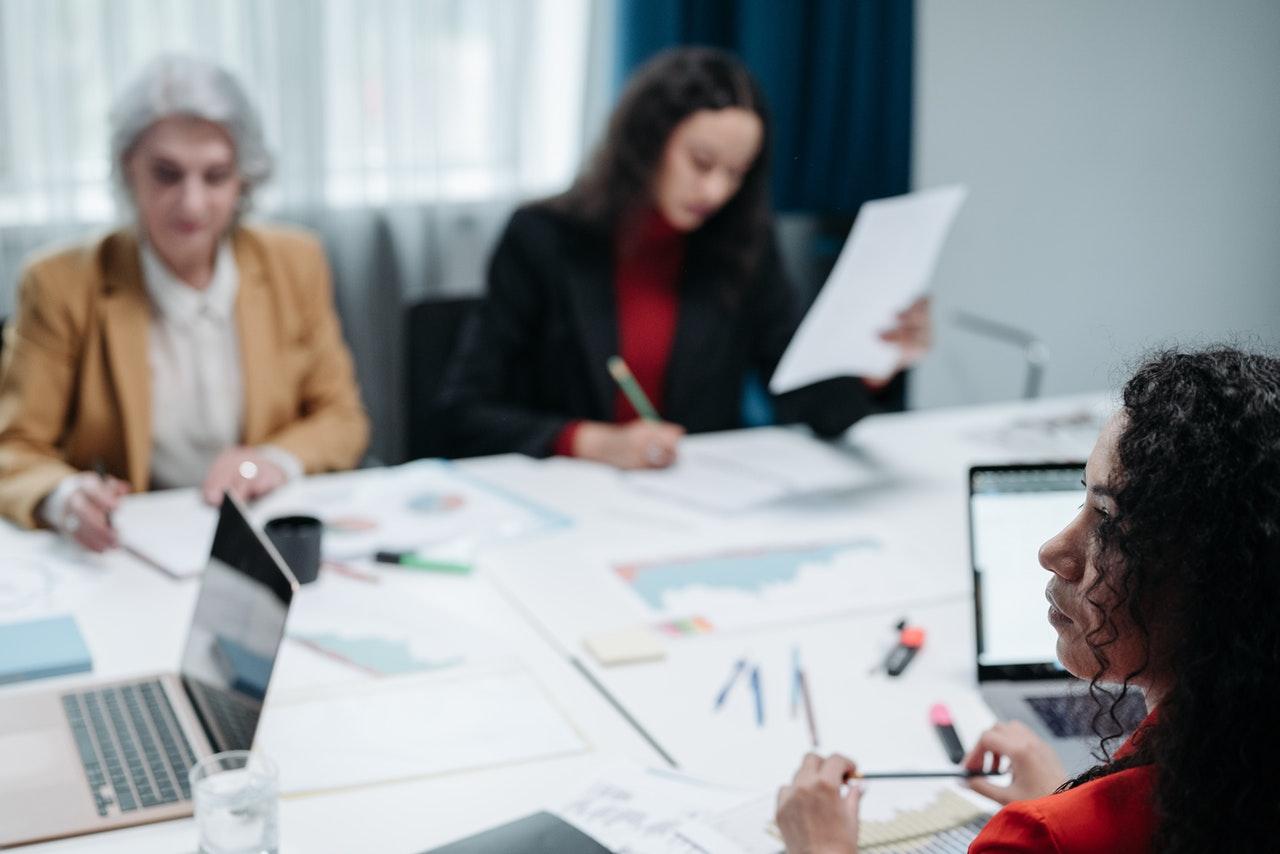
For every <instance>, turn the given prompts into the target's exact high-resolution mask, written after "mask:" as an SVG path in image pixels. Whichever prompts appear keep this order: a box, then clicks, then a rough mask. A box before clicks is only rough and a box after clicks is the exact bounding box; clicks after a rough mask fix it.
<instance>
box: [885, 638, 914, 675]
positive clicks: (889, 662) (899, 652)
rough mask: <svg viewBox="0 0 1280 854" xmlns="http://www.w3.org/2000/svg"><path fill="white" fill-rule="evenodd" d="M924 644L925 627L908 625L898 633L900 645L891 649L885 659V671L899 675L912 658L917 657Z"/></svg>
mask: <svg viewBox="0 0 1280 854" xmlns="http://www.w3.org/2000/svg"><path fill="white" fill-rule="evenodd" d="M922 646H924V629H922V628H920V627H919V626H907V627H906V628H904V629H902V631H901V632H900V633H899V634H898V645H897V646H895V647H894V648H893V649H891V650H889V654H888V655H887V656H885V659H884V672H885V673H888V674H889V675H890V676H898V675H900V674H901V673H902V671H904V670H906V669H907V665H908V664H910V663H911V659H913V658H915V656H916V653H917V652H919V650H920V647H922Z"/></svg>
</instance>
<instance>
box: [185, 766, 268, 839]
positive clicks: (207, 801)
mask: <svg viewBox="0 0 1280 854" xmlns="http://www.w3.org/2000/svg"><path fill="white" fill-rule="evenodd" d="M191 792H192V796H193V797H194V798H195V808H196V828H197V829H198V830H199V832H200V854H276V850H277V846H278V844H279V843H278V841H277V839H276V836H277V830H276V827H277V815H276V813H277V796H276V795H277V786H276V766H275V764H274V763H272V762H271V760H270V759H267V758H266V757H265V756H263V755H262V754H261V753H255V752H253V751H249V750H228V751H227V752H225V753H215V754H213V755H212V756H206V757H205V758H204V759H201V760H200V761H199V762H197V763H196V764H195V765H194V766H193V767H192V769H191Z"/></svg>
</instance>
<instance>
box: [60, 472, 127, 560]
mask: <svg viewBox="0 0 1280 854" xmlns="http://www.w3.org/2000/svg"><path fill="white" fill-rule="evenodd" d="M74 477H75V478H76V481H75V482H74V483H75V487H74V488H73V490H72V491H71V493H70V494H69V495H68V496H67V498H66V500H65V501H64V503H63V505H62V513H61V518H60V519H59V520H57V525H58V527H59V528H60V529H61V530H62V532H63V533H65V534H66V535H67V536H69V537H71V538H72V539H74V540H75V541H76V542H77V543H79V544H80V545H82V546H84V547H85V548H86V549H89V550H90V551H94V552H104V551H107V550H108V549H113V548H115V547H116V546H118V545H120V538H119V535H118V534H117V533H116V529H115V527H114V526H113V525H112V524H111V514H112V513H114V512H115V511H116V509H117V508H118V507H119V506H120V499H121V498H123V497H124V496H126V495H128V494H129V492H130V489H129V484H128V483H126V482H125V481H123V480H119V479H118V478H114V477H111V476H110V475H108V474H107V471H106V467H105V466H104V465H103V464H102V463H101V462H100V461H98V462H95V463H94V472H93V473H89V472H84V473H82V474H78V475H74Z"/></svg>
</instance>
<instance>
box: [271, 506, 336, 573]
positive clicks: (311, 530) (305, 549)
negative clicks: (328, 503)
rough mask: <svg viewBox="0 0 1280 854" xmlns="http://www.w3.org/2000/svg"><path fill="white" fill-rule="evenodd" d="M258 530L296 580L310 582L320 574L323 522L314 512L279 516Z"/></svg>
mask: <svg viewBox="0 0 1280 854" xmlns="http://www.w3.org/2000/svg"><path fill="white" fill-rule="evenodd" d="M262 530H263V532H264V533H266V535H267V539H269V540H271V544H272V545H273V546H275V547H276V551H278V552H280V557H282V558H284V562H285V563H287V564H288V565H289V569H290V570H292V571H293V577H294V578H296V579H298V583H299V584H310V583H311V582H313V581H315V580H316V578H317V576H319V575H320V535H321V534H322V533H323V532H324V523H323V522H321V521H320V520H319V519H317V518H316V517H314V516H281V517H279V518H277V519H272V520H271V521H270V522H267V524H266V525H265V526H263V529H262Z"/></svg>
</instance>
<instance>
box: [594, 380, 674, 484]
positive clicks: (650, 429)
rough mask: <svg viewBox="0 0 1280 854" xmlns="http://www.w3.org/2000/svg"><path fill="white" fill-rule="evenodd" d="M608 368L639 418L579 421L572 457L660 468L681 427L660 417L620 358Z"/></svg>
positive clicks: (623, 466) (669, 459)
mask: <svg viewBox="0 0 1280 854" xmlns="http://www.w3.org/2000/svg"><path fill="white" fill-rule="evenodd" d="M607 367H608V369H609V375H610V376H612V377H613V379H614V381H615V382H616V383H617V384H618V388H619V389H620V390H621V391H622V393H623V395H625V396H626V398H627V400H628V401H630V402H631V406H632V408H633V409H635V411H636V412H637V413H639V414H640V417H639V418H637V419H635V420H634V421H629V422H627V423H626V424H604V423H602V422H599V421H584V422H582V424H581V425H579V427H578V428H577V431H576V432H575V434H574V438H573V453H574V456H577V457H580V458H582V459H587V460H595V461H596V462H601V463H608V464H609V465H611V466H614V467H615V468H620V469H660V468H666V467H667V466H669V465H671V464H672V463H674V462H675V461H676V448H677V446H678V445H679V443H680V439H681V437H682V436H684V428H683V427H681V426H680V425H678V424H670V423H667V422H665V421H663V420H662V419H661V416H660V415H659V414H658V410H657V409H656V408H655V407H654V405H653V403H652V402H651V401H650V400H649V398H648V396H646V395H645V393H644V390H643V389H642V388H641V387H640V384H639V383H638V382H636V379H635V377H634V376H632V374H631V370H630V369H629V368H628V367H627V363H626V362H624V361H623V360H622V359H621V358H620V357H618V356H614V357H612V358H611V359H609V363H608V366H607Z"/></svg>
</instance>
